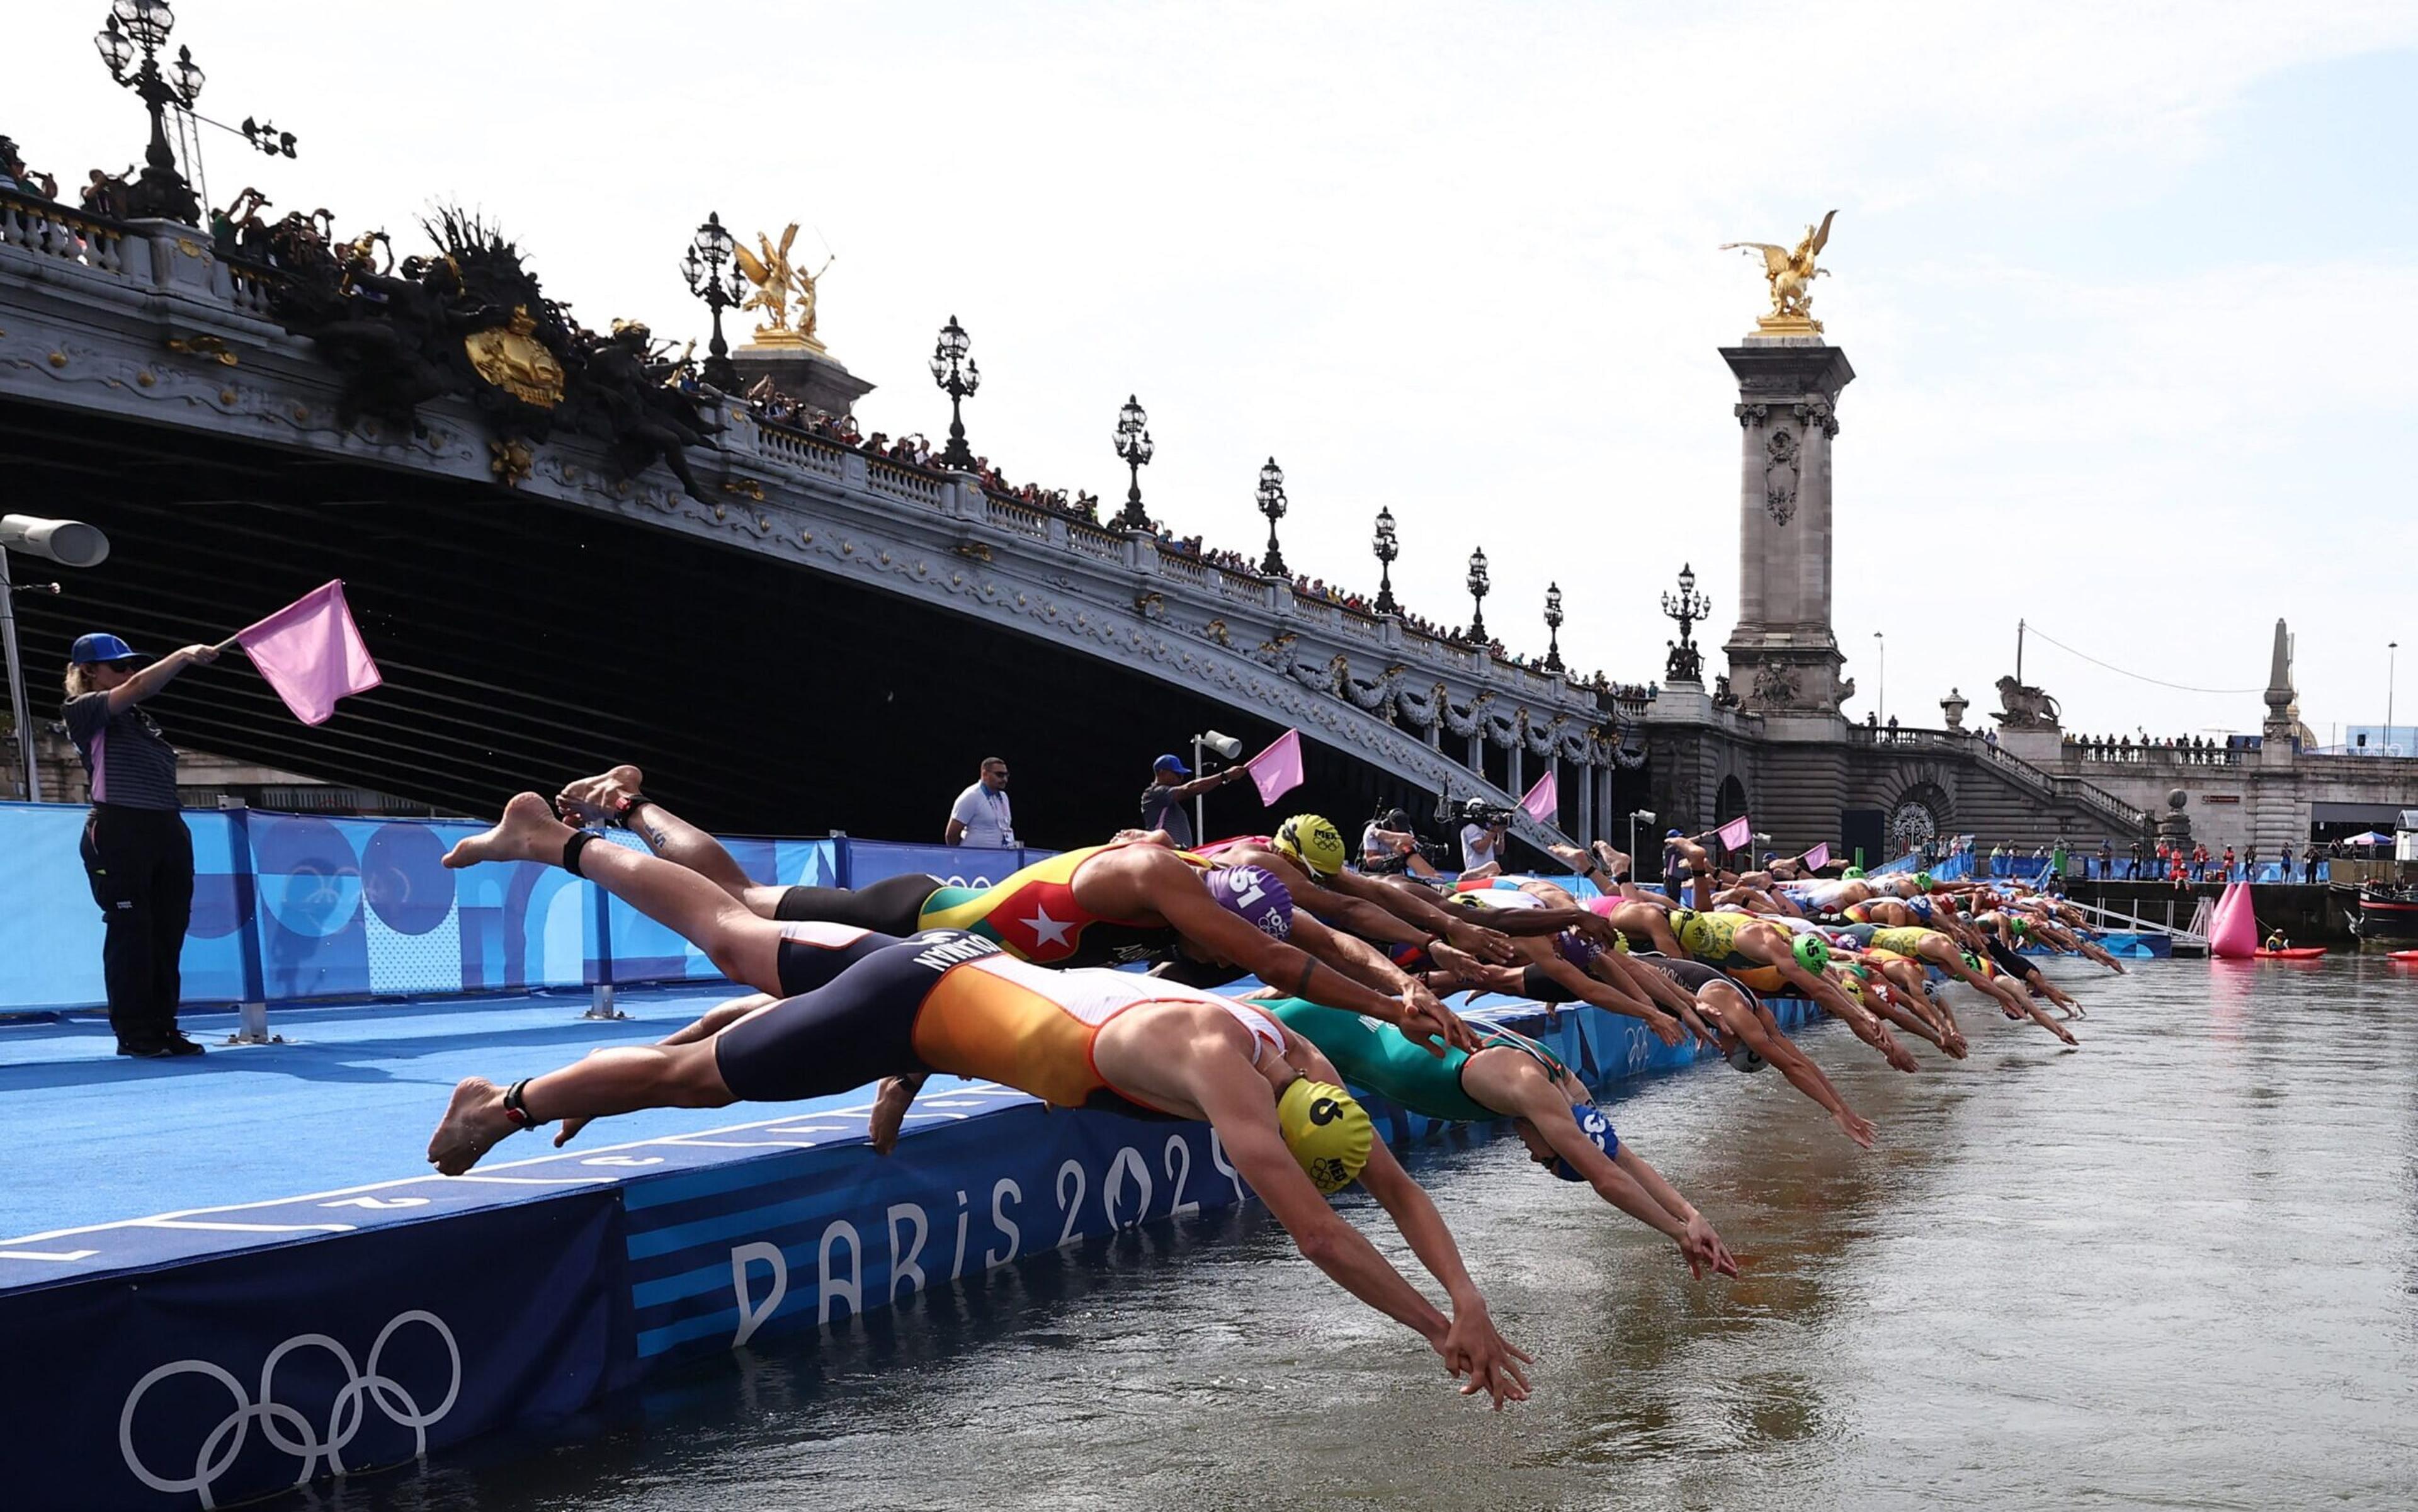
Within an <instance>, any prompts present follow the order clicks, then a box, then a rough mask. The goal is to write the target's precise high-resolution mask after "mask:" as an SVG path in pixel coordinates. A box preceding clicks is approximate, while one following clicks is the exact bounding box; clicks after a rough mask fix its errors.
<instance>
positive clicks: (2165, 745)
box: [2064, 731, 2257, 767]
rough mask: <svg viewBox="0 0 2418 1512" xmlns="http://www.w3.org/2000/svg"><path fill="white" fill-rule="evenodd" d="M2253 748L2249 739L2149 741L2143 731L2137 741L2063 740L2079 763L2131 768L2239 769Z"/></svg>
mask: <svg viewBox="0 0 2418 1512" xmlns="http://www.w3.org/2000/svg"><path fill="white" fill-rule="evenodd" d="M2256 746H2257V741H2256V739H2255V738H2254V737H2249V736H2227V738H2226V739H2224V740H2222V741H2211V740H2210V739H2209V738H2207V737H2206V736H2203V735H2179V736H2174V737H2171V738H2168V739H2164V740H2152V739H2150V735H2149V733H2148V732H2147V731H2142V732H2140V739H2138V740H2135V739H2134V738H2133V737H2132V736H2130V735H2068V736H2066V737H2065V741H2064V750H2065V754H2066V755H2067V756H2071V757H2073V758H2074V759H2075V760H2079V761H2089V762H2101V763H2130V764H2135V765H2137V764H2141V763H2146V762H2152V761H2163V762H2174V763H2178V764H2180V765H2182V766H2186V767H2231V766H2239V765H2241V763H2242V757H2243V754H2244V753H2245V752H2246V751H2248V750H2251V749H2255V748H2256Z"/></svg>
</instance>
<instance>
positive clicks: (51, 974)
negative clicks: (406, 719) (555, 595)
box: [0, 803, 1050, 1014]
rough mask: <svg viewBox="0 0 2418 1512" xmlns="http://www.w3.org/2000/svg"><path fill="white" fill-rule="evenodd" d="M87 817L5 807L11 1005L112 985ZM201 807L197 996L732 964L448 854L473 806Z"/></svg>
mask: <svg viewBox="0 0 2418 1512" xmlns="http://www.w3.org/2000/svg"><path fill="white" fill-rule="evenodd" d="M86 813H87V811H86V810H84V809H82V808H77V807H72V806H69V805H66V804H43V803H0V1014H5V1013H28V1012H42V1011H63V1010H69V1009H78V1008H93V1007H99V1006H100V1005H102V1004H103V1003H104V1002H105V1001H106V1000H107V994H106V991H105V989H104V987H103V985H102V980H101V939H102V933H103V926H102V917H101V912H100V909H99V907H98V906H97V905H96V904H95V902H94V900H93V894H92V890H91V885H90V883H89V882H88V881H87V880H86V878H85V877H84V866H83V863H82V861H81V860H80V856H79V850H78V846H79V843H80V842H81V840H82V837H83V831H84V819H85V816H86ZM185 821H186V826H187V828H189V829H190V830H191V832H192V836H193V871H194V878H193V912H192V919H191V923H190V924H188V925H187V927H186V931H185V946H184V954H183V968H184V1000H185V1001H187V1002H189V1003H241V1004H247V1005H254V1004H256V1005H263V1006H268V1005H274V1004H277V1003H286V1002H303V1001H311V1000H345V999H362V998H380V997H423V996H431V997H433V996H445V995H449V994H493V993H499V992H513V991H523V990H528V989H532V988H560V989H579V988H592V989H600V990H601V992H602V993H606V994H609V990H610V989H611V988H612V987H613V986H614V985H626V984H635V983H640V982H665V981H685V980H691V979H696V980H712V979H713V978H715V977H717V976H719V974H720V973H719V972H717V971H715V970H714V969H713V966H712V963H711V962H710V961H708V960H707V959H706V958H705V956H704V955H703V954H702V953H701V952H699V951H698V950H697V949H696V947H695V946H694V945H691V944H690V943H689V942H688V941H686V940H684V939H681V938H680V937H679V936H677V935H675V934H673V933H672V932H671V931H670V930H669V929H666V927H664V926H663V925H661V924H656V923H654V922H653V921H651V920H649V919H647V918H645V917H643V916H641V915H640V914H638V913H637V912H636V911H635V910H634V909H631V908H629V906H628V905H626V904H622V903H620V902H617V901H615V900H613V899H611V898H609V897H607V896H606V895H605V893H604V892H603V891H602V890H600V889H598V888H597V887H595V886H594V885H593V884H591V883H589V882H587V881H584V880H582V879H581V878H576V877H573V876H572V875H570V874H569V873H568V872H565V871H563V870H561V869H560V868H559V867H554V866H544V865H539V864H536V863H482V864H480V865H477V866H471V867H467V868H465V869H463V870H461V871H449V870H447V869H446V868H445V866H444V864H443V858H444V855H445V852H446V851H447V850H448V849H450V848H451V847H452V845H453V843H454V842H455V841H457V840H460V839H462V838H463V837H465V836H467V835H470V834H474V833H476V832H478V831H479V830H480V828H481V826H479V825H478V824H475V823H472V822H471V821H469V820H466V819H421V818H337V817H329V816H326V815H318V814H277V813H269V812H268V811H266V810H260V809H226V810H216V809H196V810H188V811H187V812H186V814H185ZM611 838H612V839H613V840H614V841H616V842H619V843H620V844H624V845H635V844H636V843H637V842H636V841H635V839H633V838H632V837H630V836H628V835H624V834H620V833H618V832H617V833H614V834H613V835H612V836H611ZM724 843H725V844H726V845H727V846H728V847H729V848H730V852H731V854H732V855H733V856H734V857H736V858H737V860H738V862H739V864H740V865H741V866H742V868H744V869H745V870H746V872H747V875H748V876H749V877H751V878H755V879H756V880H758V881H759V882H764V883H781V884H790V885H794V884H799V883H804V884H809V885H821V886H832V887H862V886H864V885H865V884H866V883H868V882H874V881H879V880H880V879H881V878H885V877H895V876H897V875H899V874H901V873H904V872H930V873H932V874H933V875H935V876H937V877H940V878H943V879H945V880H947V881H949V882H951V883H953V884H956V885H963V886H985V885H987V884H988V883H990V882H994V881H997V880H998V879H1000V878H1002V877H1005V876H1006V875H1008V874H1009V873H1010V872H1012V871H1014V870H1016V869H1017V868H1018V867H1019V866H1022V865H1024V864H1025V863H1027V862H1028V861H1032V860H1035V859H1038V858H1040V857H1042V856H1046V855H1048V854H1050V852H1048V851H1046V850H1025V849H1014V850H981V849H969V848H950V847H946V846H932V845H920V846H919V845H903V844H896V843H893V842H888V841H879V840H859V839H855V838H853V837H850V836H847V835H834V836H831V837H828V838H824V839H819V840H817V839H797V840H789V839H730V840H726V841H725V842H724Z"/></svg>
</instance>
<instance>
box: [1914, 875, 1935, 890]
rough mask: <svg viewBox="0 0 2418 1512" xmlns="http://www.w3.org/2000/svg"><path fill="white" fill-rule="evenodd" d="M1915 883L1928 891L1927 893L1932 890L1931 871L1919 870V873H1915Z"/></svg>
mask: <svg viewBox="0 0 2418 1512" xmlns="http://www.w3.org/2000/svg"><path fill="white" fill-rule="evenodd" d="M1914 885H1915V886H1917V887H1919V888H1921V889H1922V890H1923V891H1924V892H1926V893H1928V892H1930V891H1931V874H1930V873H1929V872H1917V873H1915V874H1914Z"/></svg>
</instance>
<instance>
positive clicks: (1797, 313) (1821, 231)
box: [1720, 210, 1839, 336]
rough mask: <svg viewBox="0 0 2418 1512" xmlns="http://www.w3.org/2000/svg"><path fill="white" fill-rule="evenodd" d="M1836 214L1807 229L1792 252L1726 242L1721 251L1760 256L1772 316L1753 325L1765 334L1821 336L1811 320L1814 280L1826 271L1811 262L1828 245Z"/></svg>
mask: <svg viewBox="0 0 2418 1512" xmlns="http://www.w3.org/2000/svg"><path fill="white" fill-rule="evenodd" d="M1838 213H1839V212H1838V211H1836V210H1832V211H1830V212H1829V214H1828V215H1825V216H1824V217H1822V223H1821V224H1820V225H1818V226H1807V227H1806V228H1805V238H1804V239H1803V240H1802V241H1799V242H1798V244H1797V245H1796V247H1795V248H1794V249H1790V248H1786V247H1775V246H1773V245H1772V244H1771V243H1770V242H1768V241H1725V242H1722V245H1721V249H1720V250H1721V251H1722V252H1730V251H1734V250H1739V249H1743V250H1745V251H1747V252H1761V253H1763V276H1764V277H1765V278H1766V279H1768V280H1769V281H1770V283H1771V313H1769V314H1768V315H1763V316H1759V317H1757V319H1756V320H1755V324H1756V325H1757V326H1759V327H1761V328H1763V329H1764V330H1765V331H1766V332H1768V333H1771V334H1776V335H1800V334H1801V335H1816V336H1818V335H1820V334H1821V332H1822V323H1821V322H1820V321H1818V320H1815V319H1814V318H1813V281H1814V280H1815V279H1817V278H1820V277H1821V276H1822V275H1823V274H1824V273H1827V272H1829V268H1826V267H1815V266H1814V263H1813V259H1814V258H1815V257H1816V256H1818V255H1819V254H1820V252H1821V251H1822V249H1823V248H1824V247H1827V246H1829V243H1830V221H1831V219H1832V218H1833V217H1835V216H1836V215H1837V214H1838Z"/></svg>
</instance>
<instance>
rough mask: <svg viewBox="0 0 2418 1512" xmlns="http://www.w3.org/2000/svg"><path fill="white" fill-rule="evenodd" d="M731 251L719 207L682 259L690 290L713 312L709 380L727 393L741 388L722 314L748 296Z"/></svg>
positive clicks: (708, 358) (707, 361) (708, 368)
mask: <svg viewBox="0 0 2418 1512" xmlns="http://www.w3.org/2000/svg"><path fill="white" fill-rule="evenodd" d="M731 250H732V249H731V241H730V233H729V232H728V231H727V230H725V229H723V225H722V212H721V211H719V210H716V211H714V212H713V213H712V214H711V215H708V216H707V217H706V218H705V224H703V225H701V226H699V227H697V228H696V236H695V237H691V238H690V240H689V244H688V255H687V256H686V257H685V258H683V259H681V272H682V273H684V274H686V275H687V277H688V291H689V293H691V294H694V295H696V297H697V298H700V299H703V300H704V301H705V307H706V308H707V309H708V310H711V311H712V312H713V340H712V343H711V344H708V345H707V347H706V349H705V350H706V358H705V381H706V382H708V383H710V384H712V385H713V386H714V387H715V388H717V389H721V390H722V391H723V392H724V393H736V392H738V391H739V369H738V367H737V365H736V364H734V363H733V362H732V361H731V360H730V344H729V343H727V342H726V341H724V340H723V339H722V313H723V312H724V311H725V310H735V309H737V308H738V307H739V305H740V303H741V301H742V300H743V299H745V298H746V297H747V285H746V283H745V281H744V280H742V278H741V277H740V276H739V266H738V263H737V262H736V261H735V260H734V259H733V258H732V256H731ZM726 270H727V271H726Z"/></svg>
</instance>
